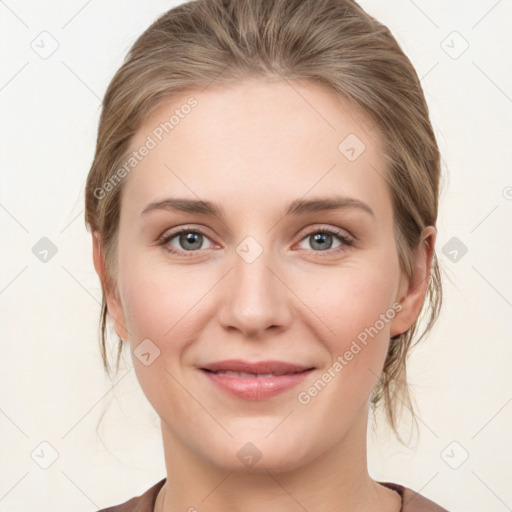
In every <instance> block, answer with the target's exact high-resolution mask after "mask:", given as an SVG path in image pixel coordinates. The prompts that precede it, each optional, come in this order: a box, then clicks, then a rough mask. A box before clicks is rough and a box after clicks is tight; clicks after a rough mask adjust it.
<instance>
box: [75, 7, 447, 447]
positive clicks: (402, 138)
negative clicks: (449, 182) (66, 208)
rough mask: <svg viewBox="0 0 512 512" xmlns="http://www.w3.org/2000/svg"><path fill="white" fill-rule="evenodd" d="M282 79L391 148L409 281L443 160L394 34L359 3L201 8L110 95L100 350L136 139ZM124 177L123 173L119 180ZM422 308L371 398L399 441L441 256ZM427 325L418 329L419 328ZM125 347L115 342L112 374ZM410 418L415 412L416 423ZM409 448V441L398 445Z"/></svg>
mask: <svg viewBox="0 0 512 512" xmlns="http://www.w3.org/2000/svg"><path fill="white" fill-rule="evenodd" d="M247 78H265V79H271V78H281V79H285V80H300V81H303V82H310V83H314V84H321V85H323V86H324V87H325V88H327V89H329V90H331V91H334V92H335V93H336V94H337V95H339V97H341V98H343V99H345V100H348V101H349V102H351V104H353V105H355V106H356V107H358V108H359V109H360V111H362V112H364V113H366V114H367V115H368V116H370V119H372V121H373V122H374V123H375V127H376V128H377V130H378V133H379V134H380V136H381V137H382V140H383V143H384V149H385V150H384V154H383V158H384V159H385V160H386V163H387V176H386V177H385V179H386V181H387V184H388V186H389V190H390V192H391V196H392V201H393V219H394V220H393V221H394V233H395V243H396V247H397V253H398V258H399V263H400V268H401V270H402V271H405V272H406V274H407V275H408V276H409V277H410V276H411V275H412V270H413V266H414V250H415V248H416V247H417V246H418V244H419V242H420V235H421V233H422V230H423V229H424V228H425V227H427V226H429V225H431V226H434V227H435V226H436V219H437V213H438V196H439V179H440V167H441V164H440V153H439V149H438V146H437V142H436V138H435V135H434V132H433V129H432V126H431V123H430V119H429V111H428V106H427V103H426V100H425V96H424V94H423V91H422V88H421V85H420V81H419V79H418V76H417V74H416V71H415V70H414V67H413V65H412V63H411V62H410V60H409V59H408V57H407V56H406V55H405V54H404V52H403V51H402V50H401V48H400V46H399V45H398V43H397V41H396V40H395V38H394V37H393V35H392V34H391V32H390V30H389V29H388V28H387V27H386V26H384V25H383V24H381V23H380V22H378V21H377V20H376V19H374V18H373V17H372V16H370V15H369V14H368V13H366V12H365V11H364V10H363V9H362V8H361V7H360V6H359V5H358V4H357V3H356V2H354V1H351V0H273V1H271V2H270V1H268V0H195V1H190V2H187V3H183V4H180V5H178V6H176V7H174V8H172V9H170V10H169V11H167V12H166V13H165V14H163V15H162V16H160V17H159V18H158V19H157V20H156V21H155V22H154V23H153V24H151V26H150V27H149V28H148V29H147V30H146V31H145V32H144V33H143V34H142V35H141V36H140V37H139V38H138V39H137V40H136V42H135V43H134V44H133V46H132V47H131V49H130V50H129V52H128V54H127V56H126V58H125V60H124V62H123V64H122V65H121V67H120V68H119V70H118V71H117V72H116V73H115V75H114V77H113V78H112V80H111V82H110V84H109V86H108V88H107V91H106V93H105V97H104V100H103V107H102V112H101V117H100V122H99V127H98V137H97V143H96V150H95V155H94V160H93V162H92V165H91V168H90V171H89V174H88V177H87V182H86V191H85V222H86V226H88V227H90V229H91V231H92V232H93V233H95V234H96V235H99V239H100V241H101V244H102V250H103V257H104V264H105V274H106V277H105V279H104V280H102V283H101V285H102V312H101V319H100V350H101V355H102V358H103V364H104V368H105V370H106V372H107V373H110V365H109V362H108V357H107V350H106V339H107V336H106V331H107V329H106V326H107V316H110V315H109V312H108V307H107V303H106V300H105V291H106V290H113V289H114V287H115V286H116V268H117V267H116V258H117V256H116V254H117V252H116V246H117V234H118V228H119V216H120V204H121V193H122V190H123V183H124V182H123V181H120V182H119V183H118V184H117V186H115V187H112V190H109V192H108V193H107V194H105V193H102V194H99V193H98V192H97V191H98V190H101V189H102V187H104V185H105V184H106V183H112V179H113V178H115V177H116V172H119V169H120V168H121V166H122V165H123V163H124V162H126V159H127V157H128V155H129V152H130V143H131V140H132V137H133V136H134V134H135V133H136V132H137V130H138V129H139V128H140V127H141V126H143V125H144V123H145V122H146V121H147V119H148V118H149V116H150V115H151V113H152V112H154V110H155V109H156V108H157V107H158V106H159V105H160V104H162V103H163V102H164V101H168V100H169V99H170V98H172V97H174V96H176V95H179V94H184V93H186V92H187V91H192V90H194V89H199V88H206V87H208V86H211V84H212V83H213V82H215V84H214V85H215V86H217V87H223V86H229V85H231V84H236V83H237V82H240V81H242V80H244V79H247ZM117 176H119V174H117ZM427 278H428V279H429V283H428V289H427V293H426V296H425V301H424V303H423V307H422V310H421V313H420V315H419V316H418V318H417V319H416V322H415V323H414V324H413V325H412V326H411V327H410V328H409V329H408V330H407V331H406V332H404V333H402V334H401V335H399V336H397V337H395V338H394V339H392V340H391V342H390V344H389V350H388V353H387V356H386V359H385V363H384V367H383V370H382V373H381V375H380V377H379V380H378V382H377V384H376V386H375V388H374V390H373V392H372V396H371V398H370V402H371V406H372V410H373V409H374V408H376V406H377V405H378V404H379V403H381V402H384V407H385V412H386V418H387V420H388V423H389V425H390V426H391V428H392V430H393V431H394V433H395V434H396V436H397V438H398V439H399V440H400V441H401V438H400V435H399V433H398V431H397V420H398V418H399V416H400V414H399V410H400V411H401V409H402V407H401V406H407V408H408V409H409V410H410V411H411V412H412V413H413V407H412V403H411V399H410V396H411V395H410V393H409V388H408V384H407V376H406V360H407V357H408V355H409V352H410V349H411V348H412V347H413V346H414V345H416V344H417V343H418V342H419V341H420V340H421V339H423V337H424V336H425V335H426V334H427V333H428V332H429V331H430V330H431V328H432V327H433V325H434V323H435V321H436V320H437V318H438V315H439V311H440V308H441V303H442V282H441V269H440V266H439V262H438V259H437V257H436V254H435V251H433V258H432V267H431V272H430V274H429V275H428V276H427ZM423 317H425V320H426V324H425V326H424V329H423V330H422V331H420V329H419V323H420V320H422V319H423ZM122 347H123V341H122V340H121V339H119V340H118V353H117V361H116V373H117V370H118V368H119V360H120V356H121V352H122ZM413 415H414V413H413ZM401 442H402V441H401Z"/></svg>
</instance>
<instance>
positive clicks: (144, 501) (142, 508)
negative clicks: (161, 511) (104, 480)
mask: <svg viewBox="0 0 512 512" xmlns="http://www.w3.org/2000/svg"><path fill="white" fill-rule="evenodd" d="M165 480H166V479H165V478H163V479H162V480H160V481H159V482H157V483H156V484H155V485H153V486H152V487H150V488H149V489H148V490H147V491H145V492H144V493H143V494H141V495H139V496H135V497H134V498H131V499H129V500H128V501H125V502H124V503H120V504H119V505H114V506H112V507H108V508H102V509H101V510H98V511H97V512H153V508H154V506H155V501H156V497H157V496H158V492H159V491H160V489H161V488H162V486H163V485H164V483H165Z"/></svg>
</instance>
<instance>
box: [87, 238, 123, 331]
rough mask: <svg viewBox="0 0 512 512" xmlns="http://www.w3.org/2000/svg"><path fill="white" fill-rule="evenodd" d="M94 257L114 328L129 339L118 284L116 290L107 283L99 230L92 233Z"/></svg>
mask: <svg viewBox="0 0 512 512" xmlns="http://www.w3.org/2000/svg"><path fill="white" fill-rule="evenodd" d="M92 259H93V261H94V268H95V269H96V273H97V274H98V277H99V278H100V281H101V288H102V290H103V294H104V295H105V300H106V302H107V308H108V312H109V314H110V316H111V317H112V319H113V321H114V328H115V331H116V333H117V335H118V336H119V337H120V338H121V339H123V340H128V331H127V330H126V323H125V318H124V312H123V308H122V306H121V300H120V297H119V292H118V290H117V286H116V287H115V289H114V290H112V289H110V287H109V286H108V284H107V274H106V271H105V267H106V266H105V257H104V252H103V244H102V241H101V236H100V234H99V233H98V232H97V231H94V232H93V233H92Z"/></svg>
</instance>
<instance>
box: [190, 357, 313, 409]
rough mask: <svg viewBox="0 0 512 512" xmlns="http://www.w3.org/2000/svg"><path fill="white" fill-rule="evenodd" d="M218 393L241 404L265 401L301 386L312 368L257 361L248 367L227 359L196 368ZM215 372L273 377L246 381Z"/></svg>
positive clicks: (245, 362) (249, 378)
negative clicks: (220, 391)
mask: <svg viewBox="0 0 512 512" xmlns="http://www.w3.org/2000/svg"><path fill="white" fill-rule="evenodd" d="M199 369H200V370H201V371H202V373H203V374H204V375H205V376H206V377H207V378H208V380H209V381H210V382H212V383H213V384H214V385H215V386H216V387H217V388H218V389H220V390H222V391H224V392H226V393H228V394H230V395H232V396H235V397H237V398H242V399H245V400H267V399H269V398H272V397H274V396H276V395H278V394H280V393H283V392H284V391H287V390H289V389H291V388H293V387H295V386H297V385H298V384H299V383H301V382H302V381H303V380H304V379H305V378H306V377H307V376H308V375H309V374H310V373H311V372H312V371H313V370H314V368H312V367H308V366H303V365H298V364H293V363H286V362H283V361H258V362H255V363H251V362H248V361H243V360H240V359H230V360H226V361H217V362H214V363H208V364H206V365H203V366H202V367H200V368H199ZM216 371H229V372H243V373H254V374H257V375H264V374H269V373H273V374H275V375H273V376H265V377H258V376H256V375H255V376H254V377H248V376H245V377H244V376H237V375H229V374H217V373H214V372H216Z"/></svg>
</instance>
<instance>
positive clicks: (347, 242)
mask: <svg viewBox="0 0 512 512" xmlns="http://www.w3.org/2000/svg"><path fill="white" fill-rule="evenodd" d="M182 233H194V234H200V235H203V236H204V237H206V238H208V235H207V234H206V233H205V232H204V231H202V230H201V229H198V228H188V227H184V228H181V229H179V230H178V231H174V232H173V233H170V234H169V235H167V236H165V237H162V238H161V239H160V242H159V243H160V245H162V246H164V248H165V250H166V251H168V252H170V253H172V254H179V255H182V254H187V256H185V257H188V255H190V256H193V255H194V253H197V252H199V251H200V249H199V250H195V251H179V250H176V249H174V248H170V247H169V246H168V245H167V244H168V243H169V242H170V241H171V240H172V239H173V238H176V237H177V236H178V235H181V234H182ZM317 233H324V234H325V233H328V234H330V235H333V236H334V237H335V238H337V239H338V240H339V241H340V242H341V245H340V246H339V247H336V248H334V249H327V250H325V251H314V250H313V249H307V250H310V251H313V252H315V253H319V254H320V255H321V253H327V255H328V256H330V255H332V254H333V253H334V254H337V253H339V252H341V251H344V250H346V248H347V247H351V246H353V245H354V240H353V239H352V238H351V237H348V236H346V235H344V234H343V233H342V232H341V231H339V230H337V229H334V228H329V227H325V228H320V229H319V228H314V229H311V230H310V231H308V232H307V233H305V234H304V236H303V237H302V238H301V239H300V240H299V242H302V240H304V239H305V238H307V237H308V236H311V235H314V234H317ZM320 257H322V255H321V256H320Z"/></svg>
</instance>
